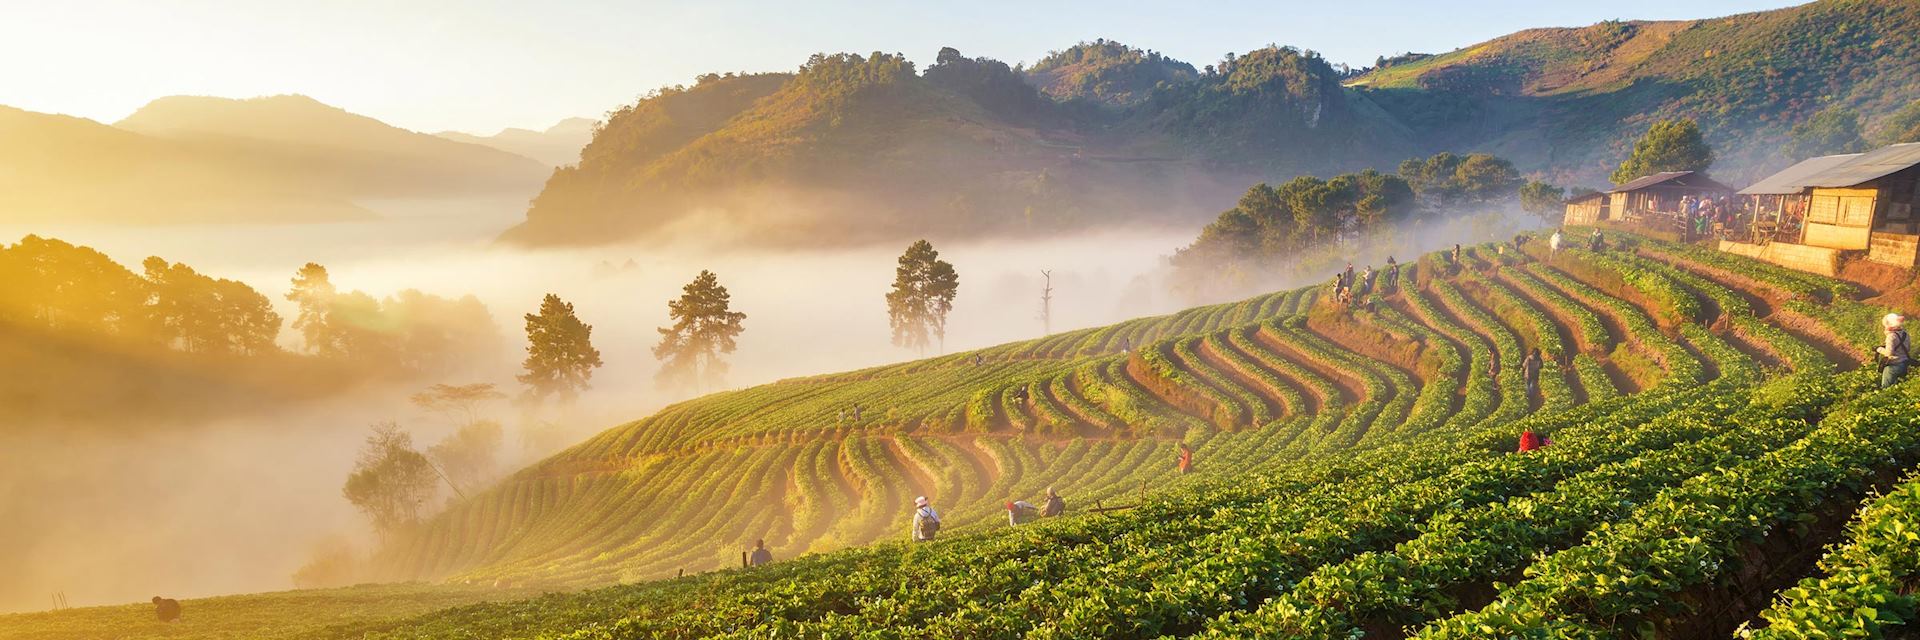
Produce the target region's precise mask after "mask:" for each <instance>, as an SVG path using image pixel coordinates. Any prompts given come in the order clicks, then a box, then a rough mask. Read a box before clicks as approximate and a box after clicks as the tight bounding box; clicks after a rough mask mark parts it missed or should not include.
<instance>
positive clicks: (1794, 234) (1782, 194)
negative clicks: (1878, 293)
mask: <svg viewBox="0 0 1920 640" xmlns="http://www.w3.org/2000/svg"><path fill="white" fill-rule="evenodd" d="M1858 157H1860V154H1857V153H1849V154H1842V155H1835V156H1820V157H1818V158H1807V159H1806V160H1802V161H1800V162H1799V163H1796V164H1794V165H1793V166H1791V167H1787V168H1785V169H1782V170H1780V172H1779V173H1775V174H1773V175H1770V176H1767V177H1766V178H1763V179H1761V180H1760V181H1759V182H1755V183H1753V184H1752V185H1750V186H1748V187H1747V188H1745V189H1741V190H1740V194H1739V195H1740V196H1741V198H1742V199H1743V200H1745V202H1744V204H1745V205H1746V210H1747V212H1748V214H1749V215H1751V216H1752V218H1751V219H1750V220H1749V221H1748V222H1749V224H1750V228H1751V229H1752V230H1753V241H1754V242H1772V241H1785V242H1799V241H1800V238H1801V230H1802V228H1803V226H1804V224H1805V222H1806V216H1807V202H1808V200H1809V199H1810V197H1809V195H1808V194H1807V185H1806V183H1807V179H1808V178H1811V177H1813V176H1815V175H1818V174H1820V173H1821V172H1823V171H1826V170H1828V169H1832V168H1834V167H1836V166H1839V165H1841V164H1844V163H1846V162H1848V161H1850V160H1852V159H1854V158H1858Z"/></svg>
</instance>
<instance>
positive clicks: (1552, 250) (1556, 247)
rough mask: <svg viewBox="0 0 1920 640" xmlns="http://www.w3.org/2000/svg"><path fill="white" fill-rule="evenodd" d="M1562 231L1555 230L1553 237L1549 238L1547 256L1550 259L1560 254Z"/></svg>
mask: <svg viewBox="0 0 1920 640" xmlns="http://www.w3.org/2000/svg"><path fill="white" fill-rule="evenodd" d="M1560 231H1561V230H1560V229H1554V230H1553V237H1550V238H1547V255H1548V256H1549V257H1551V256H1556V255H1559V254H1560Z"/></svg>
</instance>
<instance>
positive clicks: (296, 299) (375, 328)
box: [287, 262, 502, 376]
mask: <svg viewBox="0 0 1920 640" xmlns="http://www.w3.org/2000/svg"><path fill="white" fill-rule="evenodd" d="M292 282H293V290H292V291H290V292H288V293H287V299H288V300H290V301H292V302H293V303H294V304H295V305H296V306H297V307H298V313H297V314H296V315H295V317H294V321H293V328H294V329H295V330H297V331H299V333H300V338H301V342H302V343H303V345H304V347H305V349H306V350H307V352H308V353H311V354H314V355H317V356H321V357H326V358H337V359H342V360H346V361H351V362H357V363H362V364H368V365H374V366H377V367H383V368H392V369H394V370H397V371H400V372H404V373H408V374H415V375H429V376H432V375H444V374H447V373H452V372H455V371H460V370H462V369H463V368H466V367H470V366H475V365H481V364H488V363H491V362H492V361H493V359H494V358H495V357H496V356H497V355H498V354H499V352H500V347H501V344H502V337H501V336H500V330H499V328H498V327H496V326H494V323H493V315H492V314H491V313H489V312H488V311H487V307H486V305H484V304H481V303H480V300H479V299H478V298H475V297H473V296H471V295H468V296H463V297H461V298H458V299H450V298H443V297H440V296H435V295H431V294H427V293H422V292H420V291H417V290H413V289H408V290H405V291H401V292H400V293H397V294H394V295H392V296H388V297H387V298H386V299H384V300H382V299H377V298H374V297H373V296H371V295H368V294H366V293H364V292H360V291H346V292H342V291H339V290H338V289H337V288H335V287H334V285H333V282H332V280H331V279H330V278H329V277H328V275H327V268H326V267H324V266H321V265H319V264H314V263H311V262H309V263H307V264H306V266H303V267H301V268H300V269H299V270H298V271H296V272H295V273H294V277H293V281H292Z"/></svg>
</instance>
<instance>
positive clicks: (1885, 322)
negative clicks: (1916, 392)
mask: <svg viewBox="0 0 1920 640" xmlns="http://www.w3.org/2000/svg"><path fill="white" fill-rule="evenodd" d="M1906 322H1907V317H1906V316H1903V315H1900V314H1898V313H1889V314H1887V315H1886V317H1884V318H1881V319H1880V326H1881V328H1884V329H1886V343H1885V344H1882V345H1880V347H1879V348H1876V349H1874V353H1876V354H1878V355H1879V356H1880V358H1879V360H1880V388H1882V389H1885V388H1887V387H1891V386H1893V383H1895V382H1899V381H1900V379H1901V378H1904V377H1906V375H1907V364H1908V362H1909V361H1910V360H1911V358H1910V356H1909V353H1908V351H1907V344H1908V343H1907V330H1906V328H1905V327H1904V326H1903V325H1905V324H1906Z"/></svg>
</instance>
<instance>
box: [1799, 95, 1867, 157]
mask: <svg viewBox="0 0 1920 640" xmlns="http://www.w3.org/2000/svg"><path fill="white" fill-rule="evenodd" d="M1790 135H1791V139H1790V140H1788V141H1787V144H1786V146H1784V147H1781V149H1780V150H1781V152H1783V153H1785V154H1786V155H1787V157H1789V158H1794V159H1804V158H1811V157H1815V156H1828V155H1833V154H1836V153H1859V152H1861V151H1866V150H1867V141H1866V139H1865V138H1863V137H1862V136H1861V134H1860V114H1859V113H1857V112H1854V111H1851V110H1848V109H1841V108H1838V107H1833V108H1829V109H1824V110H1822V111H1820V112H1819V113H1815V114H1813V115H1812V116H1811V117H1808V118H1807V119H1806V120H1802V121H1800V123H1799V124H1796V125H1793V131H1792V132H1791V133H1790Z"/></svg>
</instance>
